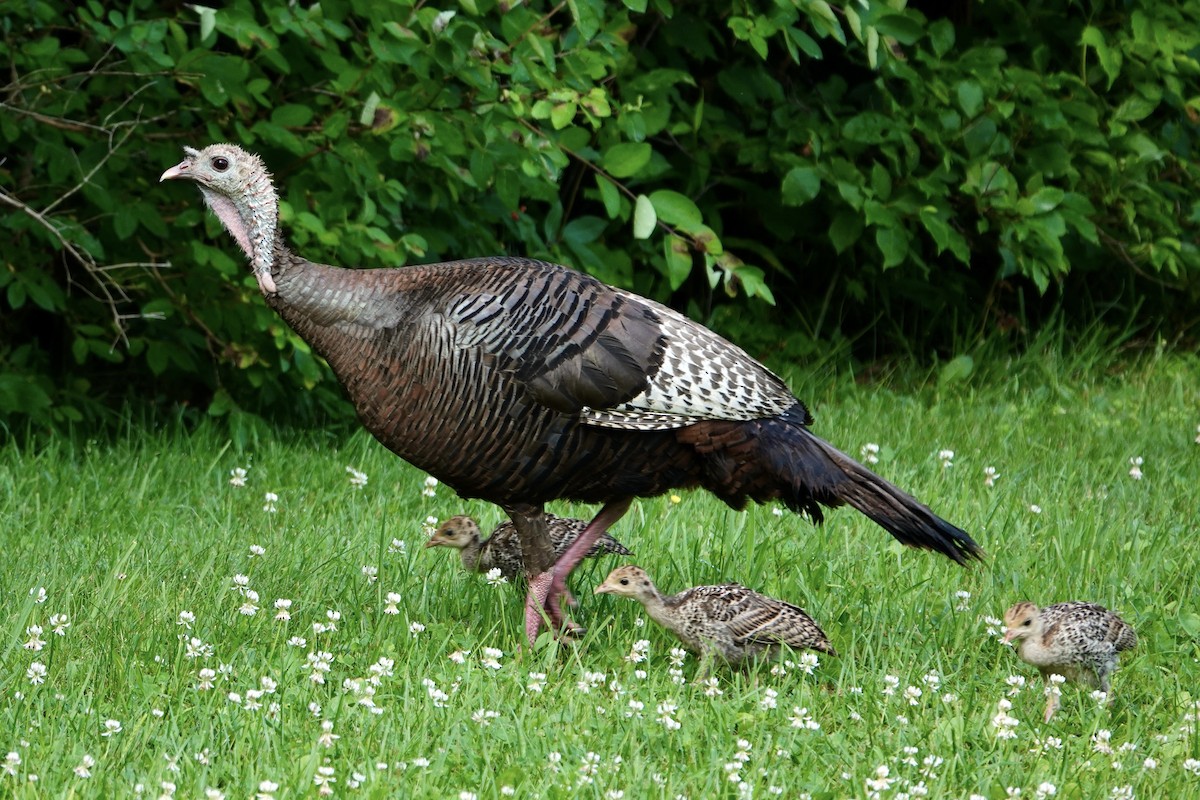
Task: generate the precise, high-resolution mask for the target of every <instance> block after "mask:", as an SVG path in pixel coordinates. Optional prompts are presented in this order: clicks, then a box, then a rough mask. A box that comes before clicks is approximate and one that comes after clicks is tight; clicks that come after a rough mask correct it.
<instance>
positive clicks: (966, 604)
mask: <svg viewBox="0 0 1200 800" xmlns="http://www.w3.org/2000/svg"><path fill="white" fill-rule="evenodd" d="M954 597H955V598H956V599H957V600H958V602H957V603H955V604H954V610H955V611H966V610H967V609H969V608H970V602H971V593H970V592H967V591H963V590H961V589H960V590H959V591H957V592H955V593H954Z"/></svg>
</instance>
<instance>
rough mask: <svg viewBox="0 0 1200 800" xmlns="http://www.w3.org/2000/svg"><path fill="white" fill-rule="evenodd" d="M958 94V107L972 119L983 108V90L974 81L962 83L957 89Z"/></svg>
mask: <svg viewBox="0 0 1200 800" xmlns="http://www.w3.org/2000/svg"><path fill="white" fill-rule="evenodd" d="M955 91H956V92H957V94H958V107H959V108H961V109H962V110H963V113H964V114H966V115H967V118H968V119H970V118H971V117H974V116H975V115H976V114H978V113H979V111H980V109H982V108H983V89H981V88H980V87H979V84H978V83H975V82H974V81H960V82H959V84H958V86H957V87H956V88H955Z"/></svg>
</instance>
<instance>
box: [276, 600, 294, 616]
mask: <svg viewBox="0 0 1200 800" xmlns="http://www.w3.org/2000/svg"><path fill="white" fill-rule="evenodd" d="M291 607H292V601H291V600H289V599H288V598H286V597H279V598H276V600H275V619H277V620H279V621H280V622H287V621H288V620H289V619H291V618H292V612H291V611H290V609H291Z"/></svg>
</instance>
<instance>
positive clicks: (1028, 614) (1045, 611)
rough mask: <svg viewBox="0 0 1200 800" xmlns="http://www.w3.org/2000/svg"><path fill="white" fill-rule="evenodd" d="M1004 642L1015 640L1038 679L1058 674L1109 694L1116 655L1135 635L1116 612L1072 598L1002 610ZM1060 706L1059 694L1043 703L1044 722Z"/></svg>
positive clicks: (1134, 643) (1132, 644) (1134, 641)
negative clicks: (1069, 600)
mask: <svg viewBox="0 0 1200 800" xmlns="http://www.w3.org/2000/svg"><path fill="white" fill-rule="evenodd" d="M1004 625H1005V627H1006V628H1007V630H1006V631H1005V633H1004V642H1005V643H1006V644H1007V643H1009V642H1014V641H1015V642H1017V643H1018V644H1017V645H1016V649H1017V655H1018V656H1020V657H1021V660H1022V661H1025V662H1026V663H1029V664H1032V665H1033V666H1035V667H1037V668H1038V670H1039V671H1041V673H1042V677H1044V678H1047V679H1049V677H1050V676H1051V675H1061V676H1063V677H1064V678H1066V679H1067V680H1069V681H1072V682H1074V683H1082V684H1085V685H1087V686H1090V687H1092V688H1094V689H1099V690H1100V691H1102V692H1104V693H1105V694H1107V693H1108V692H1109V689H1110V688H1111V682H1110V680H1109V678H1110V676H1111V675H1112V673H1113V671H1115V670H1116V668H1117V654H1118V653H1121V652H1123V651H1125V650H1131V649H1133V648H1134V647H1135V646H1137V634H1135V633H1134V632H1133V628H1131V627H1130V626H1129V624H1128V623H1126V622H1125V621H1124V620H1123V619H1121V618H1120V617H1119V616H1117V614H1116V613H1115V612H1112V611H1109V610H1108V609H1107V608H1105V607H1104V606H1098V605H1096V604H1095V603H1083V602H1078V601H1072V602H1068V603H1055V604H1054V605H1052V606H1046V607H1045V608H1038V607H1037V606H1036V605H1034V604H1033V603H1029V602H1024V603H1017V604H1016V605H1014V606H1012V607H1011V608H1009V609H1008V611H1006V612H1004ZM1057 709H1058V693H1057V692H1050V696H1049V698H1048V699H1047V701H1046V711H1045V714H1044V717H1043V718H1044V719H1045V721H1046V722H1049V721H1050V718H1051V717H1053V716H1054V712H1055V711H1056V710H1057Z"/></svg>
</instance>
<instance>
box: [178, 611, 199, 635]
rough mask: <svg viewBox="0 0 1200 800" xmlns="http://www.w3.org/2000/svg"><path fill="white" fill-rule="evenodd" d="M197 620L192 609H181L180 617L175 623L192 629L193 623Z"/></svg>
mask: <svg viewBox="0 0 1200 800" xmlns="http://www.w3.org/2000/svg"><path fill="white" fill-rule="evenodd" d="M195 621H196V615H195V614H193V613H192V612H190V611H180V612H179V619H178V620H176V621H175V624H176V625H181V626H183V629H184V630H186V631H190V630H191V629H192V623H194V622H195Z"/></svg>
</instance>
